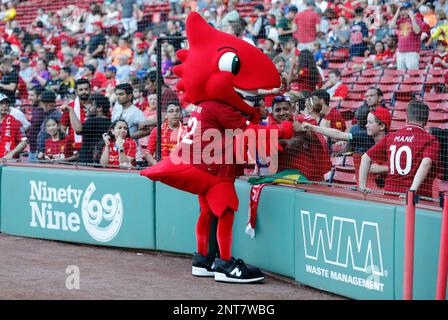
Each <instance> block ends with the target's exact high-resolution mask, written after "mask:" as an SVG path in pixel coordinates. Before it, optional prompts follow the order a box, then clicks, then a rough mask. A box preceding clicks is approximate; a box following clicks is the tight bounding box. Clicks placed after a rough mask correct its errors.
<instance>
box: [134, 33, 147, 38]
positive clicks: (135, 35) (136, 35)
mask: <svg viewBox="0 0 448 320" xmlns="http://www.w3.org/2000/svg"><path fill="white" fill-rule="evenodd" d="M134 37H136V38H138V39H143V38H144V37H145V35H144V34H143V33H142V32H136V33H134Z"/></svg>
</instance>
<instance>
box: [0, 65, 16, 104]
mask: <svg viewBox="0 0 448 320" xmlns="http://www.w3.org/2000/svg"><path fill="white" fill-rule="evenodd" d="M0 83H1V84H11V83H15V84H16V88H15V89H14V90H5V89H4V88H0V92H1V93H3V94H5V95H7V96H8V98H9V100H10V101H11V104H12V105H15V104H16V90H17V85H18V84H19V74H18V73H17V72H15V71H11V72H9V73H5V74H4V75H3V78H2V80H1V81H0Z"/></svg>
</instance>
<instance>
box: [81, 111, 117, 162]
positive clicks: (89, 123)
mask: <svg viewBox="0 0 448 320" xmlns="http://www.w3.org/2000/svg"><path fill="white" fill-rule="evenodd" d="M109 127H110V120H109V119H108V118H104V117H88V118H87V119H86V121H85V122H84V124H83V125H82V131H81V135H82V145H81V150H80V151H79V162H80V163H93V162H94V161H93V153H94V151H95V147H96V145H97V144H98V143H99V142H101V141H102V140H103V133H105V132H107V131H108V130H109Z"/></svg>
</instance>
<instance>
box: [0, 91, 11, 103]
mask: <svg viewBox="0 0 448 320" xmlns="http://www.w3.org/2000/svg"><path fill="white" fill-rule="evenodd" d="M3 100H8V102H11V100H9V98H8V96H7V95H6V94H3V93H0V102H2V101H3Z"/></svg>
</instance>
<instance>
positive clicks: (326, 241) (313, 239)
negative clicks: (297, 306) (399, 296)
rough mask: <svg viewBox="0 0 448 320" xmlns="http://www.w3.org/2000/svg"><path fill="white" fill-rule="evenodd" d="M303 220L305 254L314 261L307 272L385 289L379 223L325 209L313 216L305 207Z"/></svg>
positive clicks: (362, 285)
mask: <svg viewBox="0 0 448 320" xmlns="http://www.w3.org/2000/svg"><path fill="white" fill-rule="evenodd" d="M301 221H302V234H303V242H304V253H305V258H306V259H309V260H312V261H313V262H309V263H308V264H306V265H305V271H306V272H307V273H311V274H313V275H316V276H320V277H326V278H330V279H333V280H336V281H340V282H344V283H347V284H350V285H355V286H358V287H364V288H366V289H370V290H376V291H380V292H383V290H384V284H383V283H381V282H380V277H382V276H385V272H384V268H383V258H382V252H381V245H380V233H379V226H378V223H374V222H370V221H358V222H357V221H356V220H354V219H349V218H344V217H338V216H327V215H326V214H322V213H316V214H315V215H314V218H312V217H311V214H310V212H308V211H305V210H301ZM335 267H338V268H337V269H335ZM340 271H342V272H340ZM364 274H365V276H364Z"/></svg>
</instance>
